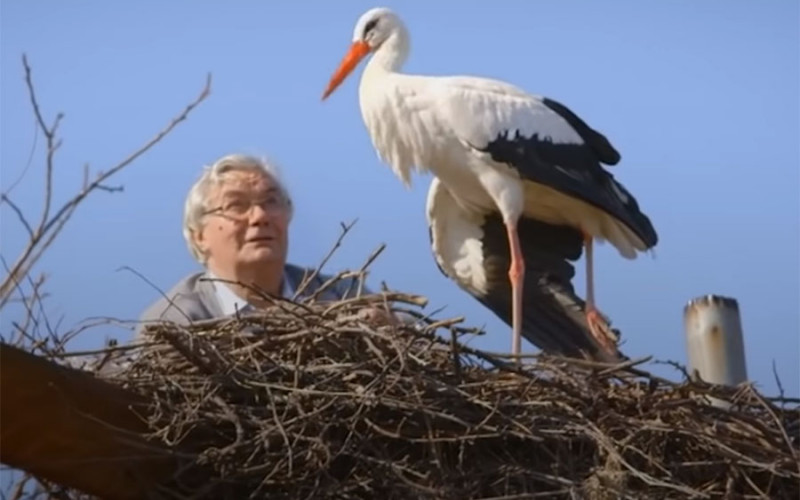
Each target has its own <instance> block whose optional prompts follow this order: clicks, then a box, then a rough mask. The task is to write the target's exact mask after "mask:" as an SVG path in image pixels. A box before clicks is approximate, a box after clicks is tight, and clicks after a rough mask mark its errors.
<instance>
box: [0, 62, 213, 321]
mask: <svg viewBox="0 0 800 500" xmlns="http://www.w3.org/2000/svg"><path fill="white" fill-rule="evenodd" d="M22 63H23V66H24V68H25V83H26V85H27V89H28V94H29V97H30V101H31V106H32V107H33V112H34V115H35V116H36V121H37V123H38V125H39V129H40V130H41V131H42V133H43V134H44V136H45V139H46V144H47V146H46V147H47V155H46V163H45V182H44V184H45V186H44V199H43V209H42V214H41V217H40V219H39V222H38V223H37V224H36V226H35V227H34V225H32V224H31V222H30V220H29V218H28V217H26V216H25V214H24V213H23V212H22V211H21V210H20V209H19V207H18V206H17V205H16V203H14V201H13V200H12V199H11V197H10V193H2V194H0V203H5V204H7V205H8V206H9V207H10V208H11V209H12V211H14V213H15V214H16V215H17V218H18V219H19V220H20V223H21V224H22V225H23V226H24V227H25V230H26V231H27V233H28V237H29V241H28V243H27V245H26V246H25V248H24V249H23V250H22V251H21V252H20V255H19V256H18V257H17V259H16V260H15V262H14V264H13V265H12V266H10V268H9V269H8V275H7V276H6V277H5V278H4V279H3V281H2V282H1V283H0V309H3V307H4V306H5V304H6V303H7V302H8V301H9V300H10V299H11V297H12V296H13V293H14V290H15V288H16V287H17V285H18V283H20V281H21V280H22V279H23V277H24V276H26V275H28V273H29V272H30V270H31V269H32V268H33V267H34V266H35V265H36V263H37V262H38V261H39V259H40V258H41V256H42V254H43V253H44V252H45V251H46V250H47V248H48V247H49V246H50V245H51V244H52V242H53V240H54V239H55V238H56V237H57V236H58V235H59V233H60V232H61V230H62V229H63V228H64V225H65V224H66V223H67V222H69V220H70V218H71V217H72V214H73V213H74V212H75V210H76V209H77V208H78V207H79V206H80V204H81V202H83V200H84V199H85V198H86V197H87V196H89V195H90V194H92V193H93V192H95V191H109V192H114V191H119V190H120V189H121V188H119V187H117V186H110V185H108V184H107V182H108V181H109V179H111V177H113V176H114V175H115V174H117V173H119V171H121V170H122V169H124V168H125V167H127V166H128V165H130V164H131V163H133V162H134V161H135V160H136V159H137V158H139V157H140V156H142V155H143V154H145V153H146V152H147V151H149V150H150V149H151V148H152V147H153V146H155V145H156V144H157V143H159V142H160V141H161V140H162V139H163V138H164V137H165V136H167V135H168V134H169V133H170V132H171V131H172V129H174V128H175V127H176V126H177V125H178V124H179V123H181V122H182V121H184V120H186V118H187V117H188V116H189V114H190V113H191V112H192V110H193V109H194V108H196V107H197V106H198V105H199V104H200V103H201V102H202V101H203V100H205V99H206V97H208V95H209V93H210V90H211V75H208V77H207V80H206V84H205V86H204V87H203V90H202V91H201V92H200V95H198V97H197V98H196V99H195V100H194V101H192V102H191V103H190V104H188V105H187V106H186V107H185V109H184V110H183V111H182V112H180V113H179V114H178V115H177V116H175V117H174V118H173V119H172V120H171V121H170V123H169V124H168V125H167V126H166V127H165V128H164V129H163V130H161V131H160V132H159V133H158V134H156V135H155V136H154V137H153V138H152V139H150V140H149V141H148V142H147V143H145V144H144V145H143V146H141V147H140V148H138V149H137V150H136V151H134V152H133V153H131V154H130V155H129V156H128V157H126V158H125V159H123V160H122V161H120V162H119V163H117V164H116V165H114V166H112V167H111V168H109V169H107V170H105V171H100V172H98V173H97V176H96V177H95V179H94V180H89V178H88V172H87V173H86V179H85V182H84V184H83V186H81V189H80V190H79V191H78V193H77V194H75V195H74V196H73V197H72V198H71V199H69V200H68V201H67V202H65V203H64V204H63V205H62V206H61V207H60V208H59V209H58V210H56V211H55V213H54V214H52V215H51V208H52V202H53V172H54V158H55V153H56V151H57V150H58V148H59V146H60V144H61V141H60V140H59V139H58V136H57V131H58V126H59V124H60V123H61V120H62V118H63V115H62V114H61V113H59V114H57V115H56V118H55V119H54V121H53V124H52V125H48V124H47V122H46V120H45V119H44V116H43V115H42V112H41V109H40V107H39V102H38V100H37V97H36V93H35V91H34V85H33V79H32V76H31V68H30V66H29V64H28V59H27V57H26V56H24V55H23V57H22Z"/></svg>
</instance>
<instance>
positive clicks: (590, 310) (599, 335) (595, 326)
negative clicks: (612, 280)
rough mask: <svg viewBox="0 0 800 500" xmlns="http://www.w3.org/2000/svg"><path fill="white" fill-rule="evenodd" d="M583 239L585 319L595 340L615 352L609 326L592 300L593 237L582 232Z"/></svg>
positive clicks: (609, 350)
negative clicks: (584, 246) (584, 251)
mask: <svg viewBox="0 0 800 500" xmlns="http://www.w3.org/2000/svg"><path fill="white" fill-rule="evenodd" d="M583 241H584V244H585V245H586V321H587V322H588V323H589V329H590V330H591V332H592V335H593V336H594V338H595V339H597V342H598V343H599V344H600V345H601V346H602V347H603V348H604V349H605V350H606V351H607V352H608V353H609V354H616V352H617V350H616V347H615V346H614V343H613V342H612V340H611V338H612V336H613V334H612V333H611V327H610V326H609V324H608V322H606V320H605V319H603V316H602V315H601V314H600V312H599V311H598V310H597V307H596V306H595V302H594V252H593V245H592V243H593V239H592V237H591V236H590V235H588V234H586V233H584V234H583Z"/></svg>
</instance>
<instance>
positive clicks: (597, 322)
mask: <svg viewBox="0 0 800 500" xmlns="http://www.w3.org/2000/svg"><path fill="white" fill-rule="evenodd" d="M586 321H587V322H588V323H589V329H590V330H591V332H592V335H593V336H594V338H595V339H596V340H597V342H598V343H599V344H600V345H601V346H602V347H603V349H604V350H605V351H606V352H608V353H615V354H616V353H617V346H616V344H617V342H618V341H619V337H620V334H619V330H617V329H616V328H611V325H610V321H609V320H608V319H607V318H606V317H605V316H603V315H602V314H600V312H599V311H598V310H597V309H595V308H594V307H587V308H586Z"/></svg>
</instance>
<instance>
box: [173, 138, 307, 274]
mask: <svg viewBox="0 0 800 500" xmlns="http://www.w3.org/2000/svg"><path fill="white" fill-rule="evenodd" d="M233 171H237V172H241V171H243V172H257V173H260V174H262V175H265V176H267V177H268V178H269V179H270V180H271V181H272V182H273V183H274V184H275V187H277V188H278V191H279V192H280V194H281V195H282V196H283V198H284V199H285V200H286V203H287V204H288V210H289V220H291V217H292V214H293V211H294V207H293V204H292V200H291V197H290V196H289V192H288V190H287V189H286V186H284V184H283V181H282V180H281V176H280V171H279V168H278V166H277V165H276V164H275V163H273V162H271V161H269V160H267V159H266V158H258V157H255V156H250V155H245V154H230V155H227V156H223V157H222V158H220V159H219V160H217V161H216V162H215V163H214V164H213V165H211V166H205V167H203V172H202V174H201V175H200V177H199V178H198V179H197V181H195V183H194V184H193V185H192V187H191V189H189V194H188V195H187V196H186V202H185V204H184V208H183V237H184V239H185V240H186V244H187V245H188V247H189V252H191V254H192V256H193V257H194V258H195V259H197V261H198V262H200V263H201V264H203V265H205V263H206V262H205V261H206V257H205V255H204V254H203V252H202V251H201V250H200V249H199V248H198V247H197V245H196V244H195V241H194V234H195V233H197V232H198V231H200V230H201V229H202V227H203V217H204V215H205V212H206V211H207V210H209V206H208V203H207V202H208V194H209V193H210V192H212V189H213V188H216V187H217V186H219V184H220V183H221V182H222V181H224V180H225V177H226V175H227V174H228V173H230V172H233Z"/></svg>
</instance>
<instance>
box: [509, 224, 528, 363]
mask: <svg viewBox="0 0 800 500" xmlns="http://www.w3.org/2000/svg"><path fill="white" fill-rule="evenodd" d="M506 228H507V230H508V244H509V247H510V249H511V266H510V267H509V269H508V278H509V280H510V281H511V297H512V301H511V318H512V321H511V325H512V326H511V335H512V336H511V355H512V356H513V357H514V358H515V360H516V361H517V362H519V359H520V358H519V354H520V351H521V349H522V282H523V279H524V277H525V261H524V259H523V258H522V248H521V247H520V244H519V236H518V235H517V228H516V226H515V225H514V224H512V223H506Z"/></svg>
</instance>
